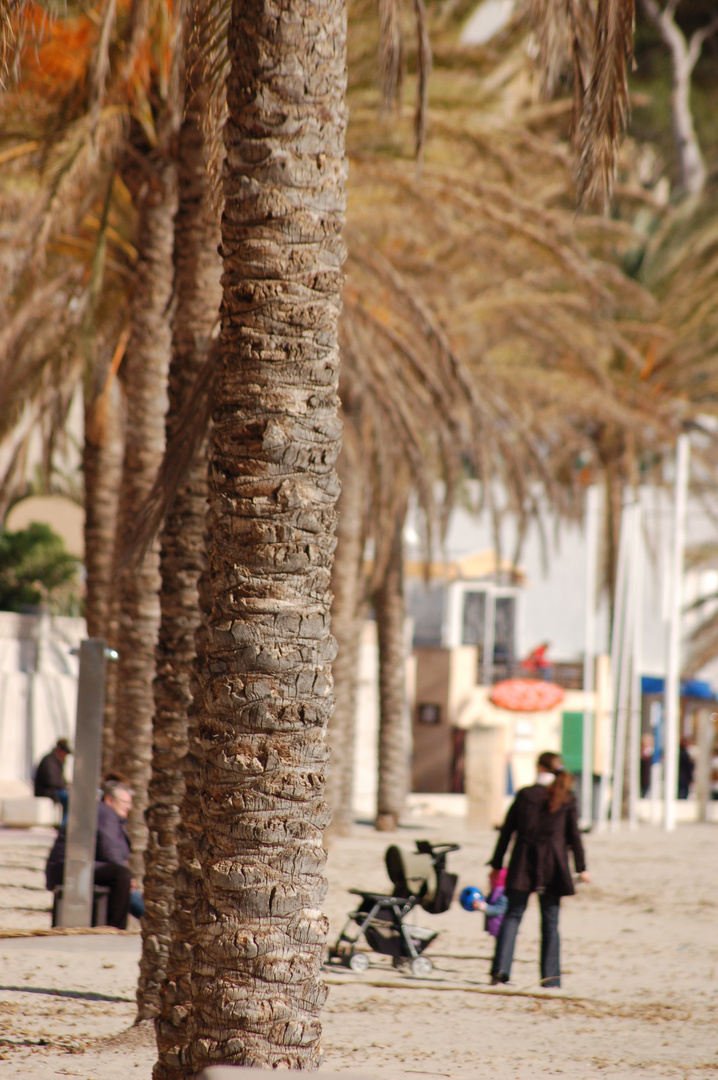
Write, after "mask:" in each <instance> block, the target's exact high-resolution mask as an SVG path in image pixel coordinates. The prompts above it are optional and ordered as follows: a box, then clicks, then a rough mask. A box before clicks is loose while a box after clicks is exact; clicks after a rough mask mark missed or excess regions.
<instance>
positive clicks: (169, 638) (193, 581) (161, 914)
mask: <svg viewBox="0 0 718 1080" xmlns="http://www.w3.org/2000/svg"><path fill="white" fill-rule="evenodd" d="M188 96H189V101H188V104H187V108H186V111H185V115H184V120H183V123H182V127H181V129H180V133H179V139H178V151H177V176H178V185H179V206H178V210H177V216H176V218H175V233H174V265H175V288H176V293H177V310H176V314H175V321H174V333H173V340H172V361H171V364H170V372H169V383H168V397H169V410H168V413H167V442H168V444H169V443H170V441H171V440H172V438H173V436H174V435H175V428H176V421H177V416H178V414H179V412H180V409H181V407H182V405H183V404H184V403H185V401H186V399H187V396H188V394H189V393H190V392H191V390H192V387H193V383H194V379H195V377H196V375H197V373H198V372H199V370H200V369H201V367H202V365H203V363H204V361H205V357H206V355H207V350H208V347H209V342H210V338H211V335H212V330H213V327H214V325H215V323H216V320H217V315H218V312H219V304H220V300H221V297H222V291H221V287H220V282H219V278H220V270H221V264H220V260H219V255H218V254H217V250H218V247H219V240H220V235H219V226H218V225H216V224H215V222H214V220H213V217H212V214H211V211H210V206H209V192H208V180H207V168H206V165H205V156H204V140H203V137H202V129H201V121H202V112H203V109H204V95H202V96H198V95H196V94H192V93H191V89H190V94H189V95H188ZM206 449H207V447H206V440H205V441H204V442H203V443H202V446H201V449H200V452H199V453H198V454H197V455H196V456H195V460H194V461H193V462H192V465H191V467H190V469H189V471H188V474H187V476H186V478H185V480H184V483H183V484H182V487H181V488H180V489H179V491H178V492H177V495H176V496H175V499H174V502H173V504H172V506H171V508H170V511H169V512H168V514H167V517H166V519H165V523H164V528H163V531H162V536H161V542H160V547H161V555H160V573H161V577H162V587H161V591H160V608H161V620H160V631H159V639H158V644H157V653H156V660H157V676H156V678H155V682H154V697H155V718H154V724H153V745H152V771H151V777H150V784H149V789H148V798H149V805H148V807H147V826H148V830H149V835H148V839H147V850H146V852H145V890H144V898H145V908H146V911H145V916H144V918H143V920H142V957H141V960H140V980H139V984H138V988H137V1006H138V1018H139V1019H140V1020H146V1019H149V1018H150V1017H154V1016H158V1015H159V1013H160V1008H161V1001H160V993H161V987H162V982H163V980H164V978H165V975H166V973H167V962H168V955H169V948H170V937H171V915H172V911H173V907H174V899H175V882H176V878H177V872H178V865H179V864H178V855H177V831H178V827H179V821H180V805H181V803H182V799H183V797H184V777H183V774H182V762H183V758H184V757H185V755H186V753H187V714H188V709H189V707H190V704H191V688H190V681H191V676H192V666H193V663H194V658H195V634H196V632H197V630H198V629H199V623H200V613H199V599H198V593H197V588H198V581H199V577H200V574H201V572H202V570H203V567H204V561H205V559H204V519H205V515H206V510H207V454H206ZM185 940H186V939H185ZM175 1004H176V1003H175ZM173 1007H174V1005H173Z"/></svg>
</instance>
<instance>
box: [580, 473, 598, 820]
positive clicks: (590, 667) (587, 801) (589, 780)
mask: <svg viewBox="0 0 718 1080" xmlns="http://www.w3.org/2000/svg"><path fill="white" fill-rule="evenodd" d="M598 495H599V491H598V487H596V485H595V484H594V485H592V486H591V487H590V488H589V489H588V491H587V492H586V620H585V630H584V649H583V690H584V693H586V694H590V693H591V692H593V691H594V690H595V681H596V680H595V677H594V667H595V663H596V577H597V569H598V567H597V562H598V531H599V524H600V521H599V512H598V511H599V506H598ZM594 713H595V706H594V710H593V711H592V710H591V709H589V708H588V707H586V708H584V710H583V733H582V734H583V738H582V743H583V747H582V760H581V823H582V824H583V825H584V826H588V825H590V824H591V821H592V820H593V718H594Z"/></svg>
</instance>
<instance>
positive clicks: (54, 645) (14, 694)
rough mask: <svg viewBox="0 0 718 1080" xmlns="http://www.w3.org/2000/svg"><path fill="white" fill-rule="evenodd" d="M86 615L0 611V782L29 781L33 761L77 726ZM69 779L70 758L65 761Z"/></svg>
mask: <svg viewBox="0 0 718 1080" xmlns="http://www.w3.org/2000/svg"><path fill="white" fill-rule="evenodd" d="M85 633H86V631H85V621H84V619H70V618H65V617H61V618H54V619H51V618H50V617H49V616H44V617H42V618H40V617H38V616H35V615H15V614H13V613H11V612H6V611H3V612H0V782H2V781H4V780H25V781H29V780H30V777H31V773H32V769H33V766H35V765H36V764H37V762H38V760H39V759H40V758H41V757H42V756H43V755H44V754H46V753H47V752H48V750H51V749H52V747H53V746H54V745H55V743H56V741H57V740H58V739H59V738H60V737H61V736H65V737H67V738H69V739H70V740H71V741H72V739H73V737H74V732H75V711H76V706H77V677H78V669H79V662H78V658H77V656H75V655H73V654H72V652H71V650H72V649H76V648H78V647H79V644H80V641H81V640H82V638H83V637H85ZM65 768H66V773H67V775H68V779H69V777H70V775H71V770H72V758H68V760H67V764H66V767H65Z"/></svg>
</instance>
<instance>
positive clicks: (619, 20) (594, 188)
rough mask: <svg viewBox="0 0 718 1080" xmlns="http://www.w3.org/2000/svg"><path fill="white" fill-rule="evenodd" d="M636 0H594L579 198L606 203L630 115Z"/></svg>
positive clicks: (580, 144) (580, 136)
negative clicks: (592, 39) (592, 36)
mask: <svg viewBox="0 0 718 1080" xmlns="http://www.w3.org/2000/svg"><path fill="white" fill-rule="evenodd" d="M634 18H635V6H634V0H598V8H597V12H596V24H595V41H594V47H593V58H592V63H591V75H590V78H589V81H588V85H587V87H586V93H585V97H584V103H583V109H582V112H581V118H580V121H579V126H578V153H579V160H578V167H577V185H578V196H579V200H580V202H581V203H582V204H583V203H590V202H594V201H596V202H598V203H599V204H600V205H601V206H603V207H604V209H607V207H608V202H609V199H610V197H611V190H612V187H613V182H614V179H615V175H616V155H617V148H618V142H619V139H620V136H621V134H622V132H623V130H624V129H625V126H626V123H627V120H628V115H629V108H630V107H629V98H628V67H629V64H630V63H631V61H632V59H633V30H634Z"/></svg>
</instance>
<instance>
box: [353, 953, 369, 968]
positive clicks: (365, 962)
mask: <svg viewBox="0 0 718 1080" xmlns="http://www.w3.org/2000/svg"><path fill="white" fill-rule="evenodd" d="M349 967H350V968H351V969H352V971H367V969H368V968H369V957H368V956H367V954H366V953H363V952H355V953H352V955H351V956H350V957H349Z"/></svg>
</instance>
